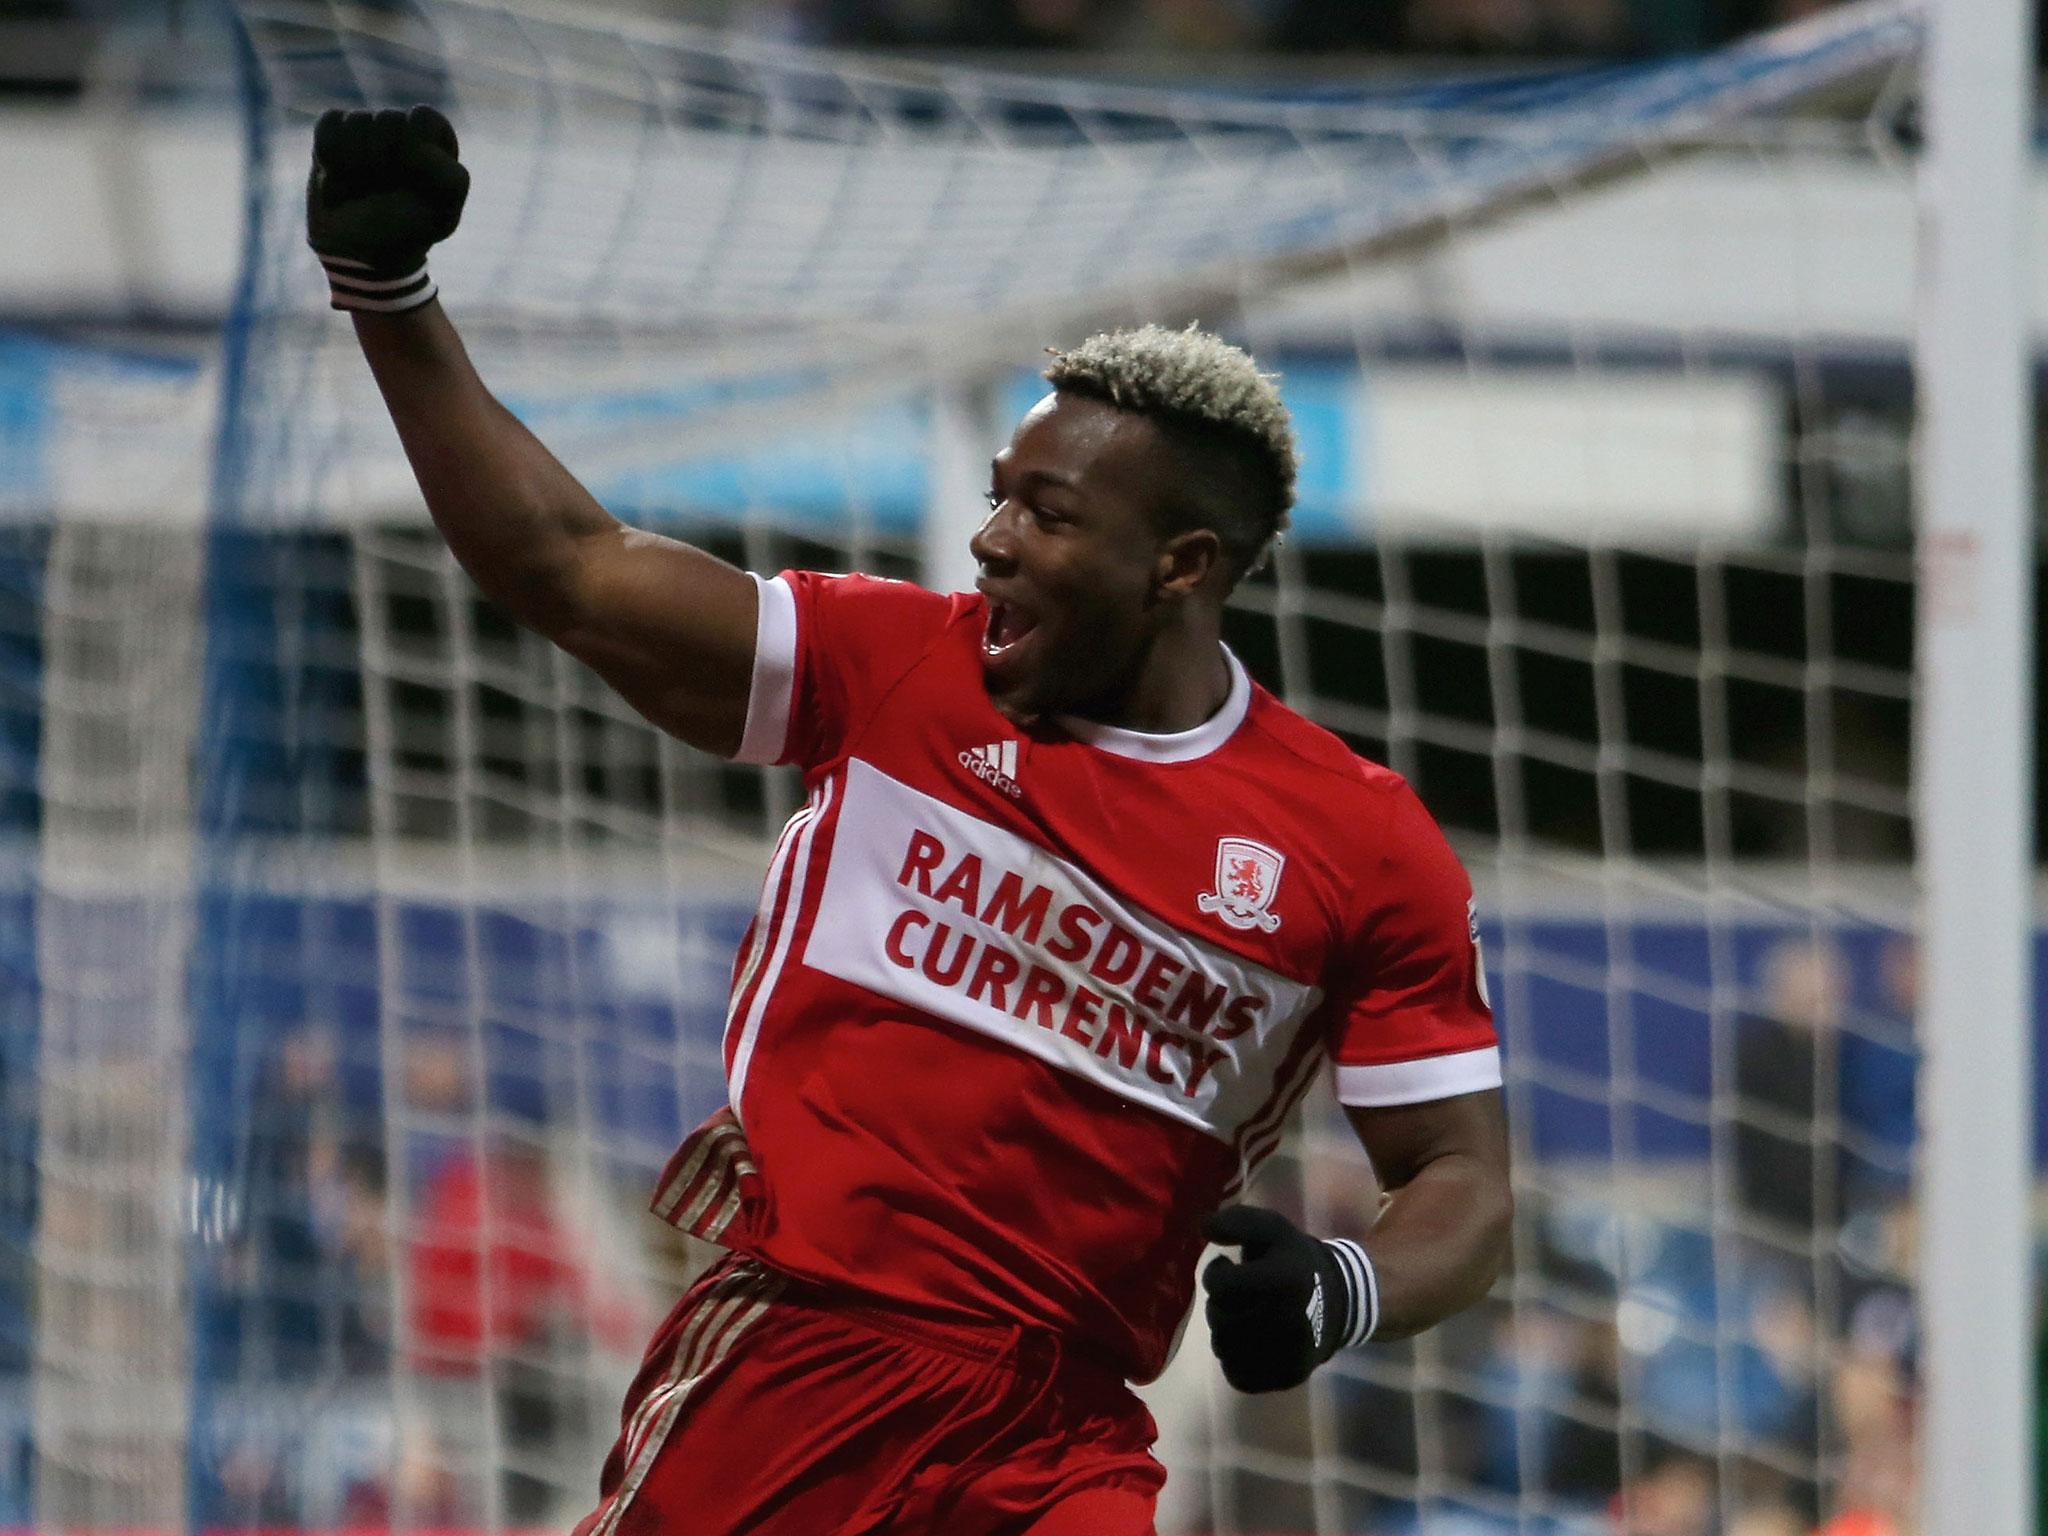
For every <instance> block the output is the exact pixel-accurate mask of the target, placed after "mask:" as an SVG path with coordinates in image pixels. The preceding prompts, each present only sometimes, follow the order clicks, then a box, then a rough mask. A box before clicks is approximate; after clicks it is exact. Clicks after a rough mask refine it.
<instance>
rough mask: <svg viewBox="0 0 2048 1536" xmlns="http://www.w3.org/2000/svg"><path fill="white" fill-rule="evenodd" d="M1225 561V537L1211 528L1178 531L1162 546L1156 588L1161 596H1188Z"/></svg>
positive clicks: (1155, 569)
mask: <svg viewBox="0 0 2048 1536" xmlns="http://www.w3.org/2000/svg"><path fill="white" fill-rule="evenodd" d="M1222 565H1223V541H1222V540H1221V539H1219V538H1217V537H1216V534H1215V531H1214V530H1213V529H1209V528H1190V529H1188V530H1187V531H1186V532H1185V533H1176V534H1175V535H1173V537H1171V538H1169V539H1167V540H1166V541H1165V542H1164V543H1163V544H1161V545H1160V546H1159V558H1158V561H1157V563H1156V564H1155V565H1154V567H1153V578H1152V581H1153V590H1154V591H1155V592H1156V593H1157V595H1158V596H1160V597H1186V596H1188V595H1189V594H1190V593H1192V592H1193V591H1194V590H1195V589H1196V588H1197V587H1199V586H1201V585H1202V583H1203V582H1205V581H1207V580H1208V579H1209V577H1210V576H1211V575H1212V574H1214V573H1215V572H1216V571H1218V570H1220V569H1221V568H1222Z"/></svg>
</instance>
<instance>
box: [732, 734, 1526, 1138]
mask: <svg viewBox="0 0 2048 1536" xmlns="http://www.w3.org/2000/svg"><path fill="white" fill-rule="evenodd" d="M751 723H752V722H751V721H749V725H750V726H751ZM1499 1086H1500V1048H1499V1047H1498V1046H1492V1045H1489V1046H1484V1047H1482V1048H1480V1049H1479V1050H1476V1051H1459V1052H1457V1053H1456V1054H1454V1055H1450V1056H1424V1057H1423V1058H1421V1059H1420V1060H1419V1061H1389V1062H1382V1063H1378V1064H1375V1065H1371V1066H1349V1065H1346V1064H1345V1063H1342V1062H1339V1063H1338V1065H1337V1102H1338V1103H1340V1104H1355V1105H1357V1106H1358V1107H1359V1108H1361V1109H1373V1108H1384V1107H1386V1106H1388V1105H1393V1104H1426V1103H1428V1102H1429V1101H1430V1100H1431V1099H1452V1098H1456V1097H1457V1096H1458V1095H1459V1094H1461V1093H1478V1092H1480V1091H1481V1090H1483V1089H1487V1088H1498V1087H1499Z"/></svg>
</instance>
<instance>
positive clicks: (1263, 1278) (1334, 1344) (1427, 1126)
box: [1202, 1088, 1514, 1392]
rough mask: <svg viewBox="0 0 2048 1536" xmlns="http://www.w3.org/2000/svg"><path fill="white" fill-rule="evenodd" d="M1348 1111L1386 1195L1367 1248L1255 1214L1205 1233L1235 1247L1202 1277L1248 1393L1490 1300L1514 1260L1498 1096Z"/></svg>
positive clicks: (1220, 1217)
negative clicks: (1504, 1267)
mask: <svg viewBox="0 0 2048 1536" xmlns="http://www.w3.org/2000/svg"><path fill="white" fill-rule="evenodd" d="M1345 1113H1346V1114H1348V1115H1349V1116H1350V1117H1351V1125H1352V1128H1353V1129H1354V1130H1355V1131H1357V1133H1358V1139H1359V1141H1360V1142H1362V1143H1363V1144H1364V1146H1365V1149H1366V1153H1367V1155H1368V1156H1370V1157H1371V1158H1372V1161H1373V1167H1374V1169H1375V1170H1377V1172H1378V1174H1379V1177H1380V1183H1381V1188H1382V1190H1383V1191H1384V1192H1385V1195H1386V1199H1385V1203H1384V1205H1383V1208H1382V1210H1381V1212H1380V1216H1379V1221H1378V1224H1377V1225H1375V1226H1374V1227H1373V1229H1372V1231H1371V1232H1370V1233H1369V1234H1368V1235H1367V1237H1366V1240H1365V1241H1364V1242H1363V1243H1359V1242H1356V1241H1353V1240H1351V1239H1349V1238H1335V1239H1326V1238H1319V1237H1314V1236H1311V1235H1310V1234H1308V1233H1306V1232H1303V1231H1302V1230H1301V1229H1300V1228H1299V1227H1297V1226H1295V1225H1294V1223H1293V1222H1291V1221H1289V1220H1288V1219H1287V1218H1286V1217H1285V1216H1282V1215H1281V1214H1280V1213H1279V1212H1278V1211H1269V1210H1263V1209H1260V1208H1259V1207H1257V1206H1249V1205H1239V1206H1232V1207H1230V1208H1229V1209H1227V1210H1222V1211H1219V1212H1217V1213H1216V1214H1215V1215H1214V1216H1212V1217H1210V1218H1209V1220H1208V1222H1207V1224H1206V1226H1205V1228H1204V1230H1205V1231H1206V1232H1207V1234H1208V1236H1209V1238H1210V1240H1211V1241H1213V1242H1217V1243H1222V1244H1225V1245H1227V1246H1233V1247H1236V1248H1237V1249H1238V1257H1237V1258H1235V1259H1231V1258H1218V1259H1214V1260H1212V1261H1210V1264H1209V1268H1208V1270H1207V1271H1206V1272H1205V1273H1204V1274H1203V1277H1202V1279H1203V1283H1204V1285H1205V1287H1206V1288H1207V1290H1208V1293H1209V1295H1208V1303H1207V1312H1208V1319H1209V1341H1210V1345H1211V1347H1212V1348H1213V1349H1214V1350H1215V1351H1216V1358H1217V1360H1218V1362H1220V1363H1221V1365H1222V1367H1223V1375H1224V1377H1225V1379H1227V1380H1228V1381H1229V1382H1230V1384H1231V1385H1232V1386H1234V1387H1236V1388H1237V1389H1238V1390H1239V1391H1240V1392H1276V1391H1280V1390H1282V1389H1284V1388H1287V1387H1293V1386H1299V1385H1300V1384H1301V1383H1302V1382H1304V1381H1306V1380H1307V1379H1308V1376H1309V1373H1310V1372H1311V1371H1313V1370H1314V1369H1315V1368H1316V1367H1317V1366H1319V1365H1321V1364H1323V1362H1325V1361H1326V1360H1328V1359H1329V1358H1330V1357H1331V1356H1332V1355H1335V1354H1336V1353H1337V1352H1338V1351H1339V1350H1342V1349H1346V1348H1348V1347H1350V1346H1351V1345H1354V1344H1360V1343H1363V1342H1365V1341H1366V1340H1368V1339H1405V1338H1408V1337H1410V1336H1412V1335H1414V1334H1418V1333H1420V1332H1422V1331H1423V1330H1424V1329H1425V1328H1430V1327H1433V1326H1435V1325H1436V1324H1437V1323H1440V1322H1442V1321H1443V1320H1444V1319H1445V1318H1447V1317H1449V1316H1451V1315H1452V1314H1453V1313H1456V1312H1461V1311H1463V1310H1464V1309H1465V1308H1466V1307H1469V1306H1471V1305H1472V1303H1473V1302H1475V1301H1477V1300H1479V1298H1480V1297H1482V1296H1484V1295H1485V1294H1486V1292H1487V1290H1488V1289H1489V1288H1490V1287H1491V1286H1492V1284H1493V1282H1494V1279H1495V1278H1496V1277H1497V1276H1498V1275H1499V1274H1500V1271H1501V1266H1502V1265H1503V1264H1504V1263H1506V1261H1507V1252H1508V1232H1509V1226H1510V1224H1511V1221H1512V1218H1513V1215H1514V1198H1513V1196H1512V1194H1511V1193H1510V1191H1509V1185H1508V1134H1507V1118H1506V1116H1505V1115H1504V1114H1503V1113H1502V1109H1501V1095H1500V1090H1499V1089H1498V1088H1489V1089H1485V1090H1484V1091H1481V1092H1478V1093H1466V1094H1459V1095H1458V1096H1456V1097H1454V1098H1447V1099H1434V1100H1430V1101H1428V1102H1426V1103H1419V1104H1400V1105H1392V1106H1385V1107H1373V1108H1362V1107H1359V1106H1355V1105H1347V1106H1346V1107H1345Z"/></svg>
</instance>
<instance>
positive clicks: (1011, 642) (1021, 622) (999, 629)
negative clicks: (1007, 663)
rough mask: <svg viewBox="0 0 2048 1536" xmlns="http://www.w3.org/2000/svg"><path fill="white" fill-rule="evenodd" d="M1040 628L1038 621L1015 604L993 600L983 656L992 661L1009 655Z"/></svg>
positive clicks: (983, 634)
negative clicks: (1026, 637) (1018, 644)
mask: <svg viewBox="0 0 2048 1536" xmlns="http://www.w3.org/2000/svg"><path fill="white" fill-rule="evenodd" d="M1037 627H1038V620H1037V619H1036V618H1035V617H1034V616H1033V615H1031V614H1028V613H1026V612H1024V610H1023V609H1021V608H1019V607H1018V606H1017V605H1016V604H1014V603H999V602H995V601H993V600H991V601H990V603H989V605H988V628H987V629H986V630H984V631H983V632H982V637H981V654H982V655H983V656H984V657H986V658H987V659H988V660H990V661H995V660H998V659H1000V658H1001V657H1003V656H1006V655H1008V654H1009V653H1010V652H1011V651H1012V650H1014V649H1015V648H1016V646H1017V643H1018V642H1019V641H1021V640H1022V639H1023V638H1024V637H1025V636H1026V635H1028V634H1030V633H1031V631H1032V630H1034V629H1036V628H1037Z"/></svg>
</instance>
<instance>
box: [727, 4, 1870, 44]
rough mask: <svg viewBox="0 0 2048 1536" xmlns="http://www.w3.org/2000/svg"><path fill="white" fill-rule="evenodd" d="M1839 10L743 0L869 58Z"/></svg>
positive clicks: (1756, 23) (1403, 39)
mask: <svg viewBox="0 0 2048 1536" xmlns="http://www.w3.org/2000/svg"><path fill="white" fill-rule="evenodd" d="M1828 3H1830V0H737V3H735V4H734V5H733V7H732V8H731V11H730V13H729V19H730V20H731V21H732V22H733V23H734V24H735V25H738V26H741V27H745V28H749V29H752V30H755V31H759V32H766V33H772V34H775V35H779V36H784V37H790V38H799V39H803V40H807V41H814V42H823V43H831V44H843V45H852V46H861V47H885V48H930V49H989V48H994V49H1006V50H1017V51H1044V50H1054V51H1060V52H1080V51H1101V52H1108V53H1113V54H1117V55H1122V56H1129V55H1131V54H1145V53H1152V52H1159V53H1166V54H1185V53H1206V54H1246V53H1250V54H1259V53H1272V52H1277V53H1285V54H1295V55H1300V54H1317V53H1327V52H1344V53H1358V52H1368V53H1412V54H1421V55H1429V56H1438V57H1444V56H1455V55H1473V56H1482V57H1493V56H1509V57H1522V58H1556V59H1567V58H1585V57H1598V58H1627V57H1641V56H1645V55H1659V54H1667V53H1682V52H1687V51H1691V50H1696V49H1703V48H1712V47H1715V46H1718V45H1719V44H1721V43H1725V42H1728V41H1730V40H1732V39H1734V38H1736V37H1740V36H1743V35H1745V34H1747V33H1749V32H1753V31H1756V30H1758V29H1759V28H1763V27H1770V26H1775V25H1778V24H1779V23H1782V22H1787V21H1792V20H1796V19H1798V18H1799V17H1802V16H1805V15H1809V14H1811V13H1813V12H1815V11H1818V10H1820V9H1821V8H1822V7H1823V6H1824V5H1826V4H1828Z"/></svg>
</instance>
